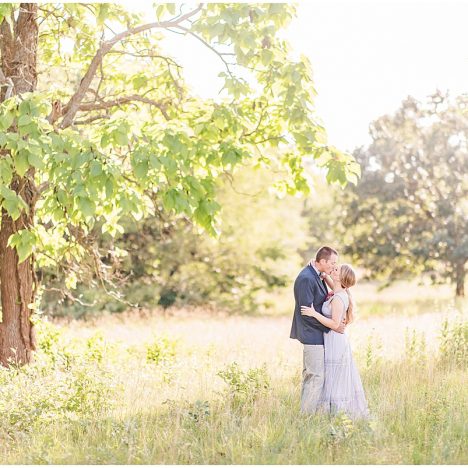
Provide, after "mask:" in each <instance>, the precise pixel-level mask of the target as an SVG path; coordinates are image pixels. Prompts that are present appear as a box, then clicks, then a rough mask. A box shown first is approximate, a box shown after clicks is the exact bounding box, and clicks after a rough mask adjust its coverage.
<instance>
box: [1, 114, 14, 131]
mask: <svg viewBox="0 0 468 468" xmlns="http://www.w3.org/2000/svg"><path fill="white" fill-rule="evenodd" d="M14 120H15V114H14V113H13V112H6V113H5V114H3V115H1V116H0V126H1V127H2V130H8V129H9V128H10V127H11V124H12V123H13V121H14Z"/></svg>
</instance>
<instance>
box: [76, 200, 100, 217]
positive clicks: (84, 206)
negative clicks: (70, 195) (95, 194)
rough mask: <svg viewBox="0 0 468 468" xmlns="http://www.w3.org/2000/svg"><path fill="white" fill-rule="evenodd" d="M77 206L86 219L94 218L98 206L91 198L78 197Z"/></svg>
mask: <svg viewBox="0 0 468 468" xmlns="http://www.w3.org/2000/svg"><path fill="white" fill-rule="evenodd" d="M77 205H78V208H79V210H80V211H81V212H82V213H83V214H84V216H85V217H86V218H88V217H91V216H93V215H94V213H95V212H96V204H95V203H94V201H93V200H91V199H89V198H82V197H78V198H77Z"/></svg>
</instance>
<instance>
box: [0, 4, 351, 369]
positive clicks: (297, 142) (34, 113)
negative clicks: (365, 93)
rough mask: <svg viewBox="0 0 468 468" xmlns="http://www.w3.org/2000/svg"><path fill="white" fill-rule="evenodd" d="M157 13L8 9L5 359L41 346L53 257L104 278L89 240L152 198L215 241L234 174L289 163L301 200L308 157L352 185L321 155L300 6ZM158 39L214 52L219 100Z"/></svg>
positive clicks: (289, 182) (115, 229) (344, 166)
mask: <svg viewBox="0 0 468 468" xmlns="http://www.w3.org/2000/svg"><path fill="white" fill-rule="evenodd" d="M154 14H155V16H154V20H152V21H150V22H145V18H144V17H143V16H142V15H139V14H136V13H132V12H129V11H127V10H125V8H124V7H123V6H122V5H118V4H106V3H101V4H75V3H67V4H40V5H38V4H30V3H21V4H2V5H1V6H0V21H1V25H0V32H1V35H2V40H1V43H0V46H1V47H0V52H1V65H2V66H1V73H0V85H1V86H2V88H1V89H2V94H1V101H2V102H1V104H0V130H1V131H2V133H1V136H0V150H1V154H2V157H1V158H0V164H1V181H0V182H1V183H0V203H1V206H2V226H1V232H0V234H1V235H0V253H1V254H2V255H3V259H4V264H5V267H4V273H3V276H2V306H3V322H4V323H3V324H2V325H5V324H6V323H7V322H9V321H11V320H12V321H13V322H14V323H15V324H16V325H14V326H13V325H12V326H8V327H7V325H5V326H4V327H2V328H0V333H1V334H3V338H4V339H3V344H2V345H1V346H0V347H1V348H2V349H3V351H1V352H0V353H2V354H3V355H8V354H9V351H8V349H10V348H12V347H13V348H18V346H20V347H21V346H23V347H25V348H26V349H27V348H29V347H30V344H31V343H32V342H33V341H34V339H33V337H32V335H31V333H30V330H29V328H30V327H29V325H28V323H29V320H30V309H31V308H34V307H37V304H36V306H35V305H34V303H35V299H34V298H35V291H36V289H37V281H36V278H35V275H34V270H35V268H36V267H37V266H38V265H39V266H44V265H51V264H55V263H60V264H62V265H66V266H67V267H68V268H69V271H70V272H72V273H71V274H72V276H73V275H76V271H79V268H80V265H81V263H83V262H84V261H85V259H86V258H88V259H91V263H93V264H94V266H95V268H96V270H97V271H98V270H99V269H100V268H101V267H100V262H99V257H100V254H99V251H98V250H97V249H96V248H95V244H93V242H92V236H93V233H94V234H95V235H97V233H103V234H109V235H111V236H115V235H116V234H118V233H122V232H123V227H122V224H121V220H122V219H123V218H124V217H127V216H132V217H133V218H134V219H135V220H136V221H138V220H140V219H142V217H143V216H146V215H148V214H151V213H154V210H155V206H158V204H157V203H155V200H157V201H160V202H162V205H163V208H164V210H166V211H167V212H172V213H178V214H181V215H183V216H186V217H187V218H188V219H191V220H193V221H194V222H195V223H197V224H199V225H200V226H202V227H203V228H204V229H205V230H206V231H208V232H209V233H211V234H212V235H215V234H216V217H217V214H218V213H219V208H220V205H219V203H218V202H217V200H216V186H217V183H218V179H219V177H220V175H221V174H223V173H225V174H226V173H227V174H229V173H232V172H233V171H234V170H235V168H236V167H237V166H239V165H243V164H250V165H252V166H264V167H268V168H271V169H278V168H281V169H282V170H283V171H284V177H283V179H282V180H281V181H279V182H278V183H277V188H278V189H280V190H284V191H285V192H288V193H293V192H295V191H296V190H300V191H307V190H308V184H307V180H306V178H305V176H304V170H303V158H305V157H308V156H311V157H314V158H315V159H316V160H317V163H318V164H320V165H321V166H323V167H325V168H326V170H327V172H328V179H329V181H337V182H339V183H340V184H343V185H344V184H346V182H347V181H348V180H351V181H356V177H357V175H358V174H359V166H358V165H357V164H356V163H355V161H354V159H353V158H352V156H350V155H347V154H344V153H341V152H339V151H338V150H336V149H334V148H332V147H330V146H328V145H327V142H326V136H325V131H324V129H323V127H322V126H321V124H320V123H319V121H318V119H317V117H316V115H315V113H314V96H315V90H314V87H313V82H312V78H311V68H310V63H309V62H308V60H307V59H306V58H305V57H301V58H300V59H299V60H293V59H291V56H290V52H291V51H290V46H289V45H288V43H287V42H286V41H285V40H283V39H282V38H281V34H280V32H281V30H282V29H283V28H285V27H286V26H287V25H288V23H289V21H290V20H291V18H292V17H293V16H294V14H295V8H294V6H293V5H290V4H242V3H241V4H206V5H203V4H200V5H199V6H196V7H195V6H192V5H178V6H177V7H176V5H175V4H159V5H156V6H155V11H154ZM163 33H164V34H175V33H179V34H184V35H185V36H191V37H194V38H196V39H197V40H198V41H200V42H202V43H203V44H204V45H205V46H206V47H207V48H208V49H209V50H211V51H212V52H213V53H214V54H216V55H217V57H218V58H219V60H220V61H221V62H222V64H223V66H224V71H223V72H222V74H221V77H222V79H223V81H224V86H223V90H222V93H221V94H220V96H219V99H212V100H206V99H200V98H199V97H197V96H196V95H193V94H191V93H190V92H189V88H188V86H187V84H186V83H185V81H184V78H183V70H182V67H181V66H180V64H178V63H177V62H176V60H175V59H174V58H173V57H170V56H168V55H167V54H165V52H164V50H163V49H162V47H161V38H162V34H163ZM67 44H68V45H70V44H72V45H73V47H71V48H70V47H67ZM207 72H209V71H208V70H207ZM90 239H91V240H90ZM11 247H13V248H14V249H15V250H12V249H11ZM21 265H22V266H21ZM20 270H21V271H20ZM15 272H17V273H18V274H17V273H15ZM69 283H70V284H72V283H73V281H71V282H69ZM34 285H36V286H34ZM5 301H6V302H5ZM20 319H21V320H20ZM13 322H12V323H13ZM7 328H8V329H9V330H12V329H17V332H15V334H14V335H15V337H14V338H11V339H10V338H8V339H6V338H5V335H4V333H5V330H6V329H7ZM29 335H31V336H29ZM0 341H1V340H0ZM18 343H23V345H18ZM20 354H21V353H20ZM21 359H24V358H21ZM26 360H27V359H26ZM2 361H3V362H4V361H5V358H4V357H3V358H2Z"/></svg>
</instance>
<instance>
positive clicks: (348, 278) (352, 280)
mask: <svg viewBox="0 0 468 468" xmlns="http://www.w3.org/2000/svg"><path fill="white" fill-rule="evenodd" d="M340 280H341V286H342V287H343V288H345V290H346V293H347V294H348V297H349V306H348V310H347V311H346V323H351V322H352V321H353V320H354V314H353V310H354V300H353V296H352V295H351V292H350V291H349V288H350V287H351V286H354V285H355V284H356V273H355V271H354V270H353V268H352V267H351V265H348V264H347V263H343V265H341V270H340Z"/></svg>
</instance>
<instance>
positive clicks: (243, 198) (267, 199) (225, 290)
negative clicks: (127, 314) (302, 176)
mask: <svg viewBox="0 0 468 468" xmlns="http://www.w3.org/2000/svg"><path fill="white" fill-rule="evenodd" d="M271 181H272V177H271V175H270V174H269V173H268V171H266V170H265V169H257V170H254V169H251V168H243V169H241V170H239V171H238V172H237V174H236V175H235V176H234V177H233V179H232V180H230V179H226V180H225V181H224V182H223V183H222V184H221V187H220V188H219V190H218V192H217V198H218V200H220V203H221V205H222V206H223V209H222V210H221V213H220V219H221V229H220V233H219V236H218V238H217V239H213V238H210V237H208V236H206V235H204V233H203V232H200V231H199V229H197V228H196V227H194V226H193V225H192V224H191V223H190V222H188V221H187V220H186V219H177V218H175V217H173V216H168V215H165V214H164V213H163V208H162V207H160V209H159V210H157V216H150V217H148V218H147V219H145V220H142V221H140V222H139V223H138V224H136V223H134V222H132V221H131V220H128V221H126V222H124V223H123V226H124V229H125V233H124V234H123V235H121V236H119V237H118V238H116V239H115V240H112V241H111V240H106V239H101V240H100V241H99V245H100V248H101V250H107V251H109V252H112V253H113V259H112V260H111V261H107V259H105V260H104V261H106V263H107V264H108V265H109V266H111V265H112V268H113V270H114V272H115V273H114V277H117V276H119V277H121V278H122V282H118V281H117V280H114V281H115V282H116V283H117V284H118V289H117V290H116V293H117V292H118V293H120V294H121V295H122V296H123V297H125V299H126V300H127V301H128V302H130V303H131V304H137V305H138V306H139V307H144V308H148V309H153V308H155V307H158V306H162V307H169V306H173V305H174V306H179V307H180V306H186V305H195V306H197V305H201V306H207V305H208V306H210V307H213V308H217V309H224V310H228V311H232V312H235V313H245V312H249V313H251V312H262V311H264V310H266V309H270V308H272V307H273V306H274V302H273V298H272V295H273V294H275V293H279V292H282V291H283V290H284V288H285V286H286V285H288V284H289V280H290V278H291V277H292V276H293V275H295V274H296V272H297V270H298V269H299V268H300V266H301V261H302V259H301V258H300V256H299V255H298V254H297V251H298V249H301V248H305V246H306V243H307V241H308V234H307V225H306V222H305V220H304V218H303V216H302V205H303V200H301V199H298V198H294V197H291V196H285V197H279V196H278V195H277V194H275V193H270V191H269V190H268V189H269V185H270V184H271ZM122 252H126V253H127V254H126V255H122ZM117 255H118V256H117ZM113 263H114V264H113ZM43 274H44V276H43V278H44V281H45V282H47V283H48V285H49V287H52V286H55V288H58V287H59V286H60V283H63V275H61V274H54V271H53V270H52V269H47V270H45V269H44V270H43ZM124 279H125V281H123V280H124ZM83 283H84V284H80V283H78V285H77V289H76V293H75V295H76V296H77V297H79V298H80V299H81V301H82V302H85V303H89V304H93V306H92V307H86V306H83V305H81V304H80V303H78V302H77V303H72V302H71V301H70V300H68V299H67V298H65V300H64V301H63V302H59V303H57V302H58V301H57V293H56V292H54V291H51V292H50V293H47V292H46V294H45V304H44V306H43V307H44V309H45V310H46V311H47V313H48V314H51V315H72V314H73V315H74V316H81V314H87V315H89V314H91V313H94V314H97V313H99V311H101V310H103V309H105V310H106V311H107V312H121V311H123V310H125V309H126V308H128V304H126V303H124V302H118V300H116V299H114V298H113V297H111V296H106V295H103V294H102V293H101V291H100V290H98V289H96V288H94V287H89V286H88V284H86V282H84V281H83ZM81 294H82V296H80V295H81ZM59 299H60V297H59Z"/></svg>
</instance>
